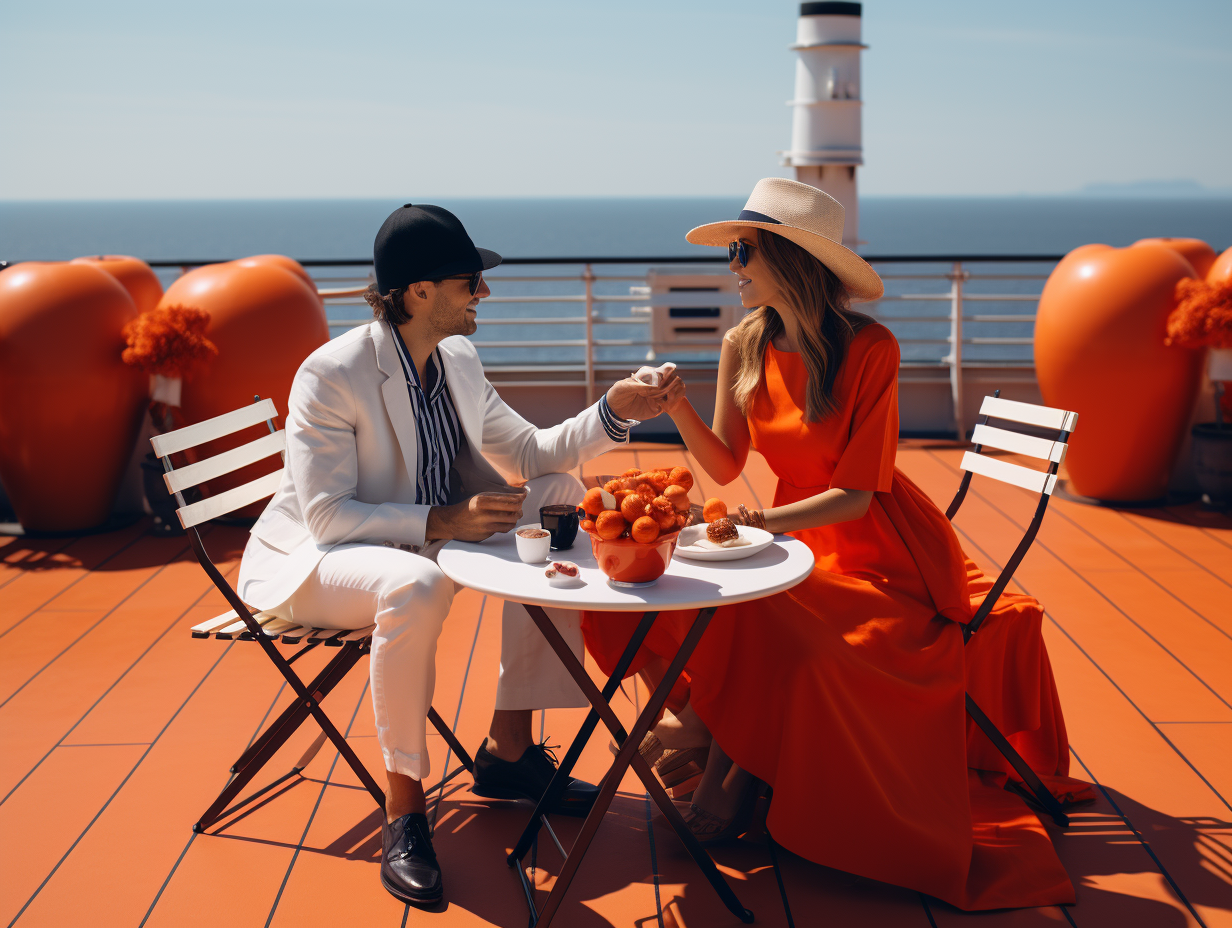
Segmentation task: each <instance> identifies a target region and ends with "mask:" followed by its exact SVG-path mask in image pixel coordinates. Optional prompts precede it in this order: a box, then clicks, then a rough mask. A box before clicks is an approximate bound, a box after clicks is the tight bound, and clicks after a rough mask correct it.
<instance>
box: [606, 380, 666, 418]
mask: <svg viewBox="0 0 1232 928" xmlns="http://www.w3.org/2000/svg"><path fill="white" fill-rule="evenodd" d="M682 399H684V381H683V380H681V379H680V378H679V377H678V376H677V375H676V372H675V371H674V370H673V371H668V372H667V374H666V375H665V376H664V377H663V379H662V380H661V381H660V383H659V385H658V386H653V385H651V384H648V383H643V382H642V381H640V380H635V379H634V378H633V377H626V378H625V379H624V380H618V381H616V383H614V384H612V386H611V388H610V389H609V390H608V391H607V404H608V406H610V407H611V408H612V412H614V413H615V414H616V415H618V416H620V418H622V419H637V420H639V421H642V422H644V421H645V420H647V419H653V418H654V417H655V416H657V415H660V414H661V413H665V412H669V411H670V410H671V409H673V408H675V407H676V405H677V404H678V403H680V401H681V400H682Z"/></svg>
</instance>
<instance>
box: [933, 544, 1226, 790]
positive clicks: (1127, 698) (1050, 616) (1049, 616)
mask: <svg viewBox="0 0 1232 928" xmlns="http://www.w3.org/2000/svg"><path fill="white" fill-rule="evenodd" d="M956 530H957V531H958V532H959V533H960V534H962V535H963V537H965V538H966V539H967V540H968V541H969V542H971V545H972V547H973V548H974V549H975V550H976V551H979V552H980V553H981V554H982V555H984V557H986V558H988V560H989V561H990V562H991V563H993V564H997V559H996V558H994V557H991V556H989V554H988V552H987V551H985V550H984V549H983V548H982V547H980V545H979V544H977V543H976V541H975V539H974V538H972V537H971V536H970V535H968V534H967V533H966V532H965V531H962V530H961V529H957V527H956ZM997 566H998V568H1000V566H1001V565H1000V564H997ZM1018 585H1019V588H1020V589H1022V591H1023V592H1024V593H1027V594H1028V595H1030V591H1029V590H1028V589H1027V588H1026V587H1025V586H1023V585H1022V584H1021V583H1019V584H1018ZM1036 602H1039V600H1036ZM1040 608H1041V609H1042V610H1043V613H1044V616H1045V617H1046V618H1047V619H1048V621H1049V622H1051V623H1052V624H1053V625H1055V626H1056V627H1057V628H1058V629H1059V630H1060V632H1061V634H1063V635H1064V636H1065V637H1066V638H1068V639H1069V641H1070V643H1071V644H1072V645H1073V646H1074V647H1075V648H1077V649H1078V651H1079V653H1080V654H1082V656H1083V657H1085V658H1086V659H1087V660H1088V661H1090V662H1091V665H1092V666H1093V667H1094V668H1095V669H1096V670H1098V671H1099V672H1100V673H1101V674H1103V676H1104V679H1106V680H1107V681H1108V682H1109V683H1111V684H1112V686H1113V687H1114V688H1115V689H1116V691H1117V692H1118V693H1120V694H1121V696H1122V698H1124V700H1125V701H1126V702H1127V703H1129V705H1130V706H1132V707H1133V709H1134V711H1135V712H1137V713H1138V714H1139V715H1140V716H1142V718H1143V720H1144V721H1145V722H1146V723H1147V724H1148V725H1150V726H1151V728H1152V729H1153V730H1154V731H1155V733H1156V734H1157V735H1159V737H1160V738H1162V739H1163V741H1164V743H1165V744H1167V745H1168V747H1170V748H1172V750H1173V751H1174V752H1176V755H1177V757H1179V758H1180V759H1181V760H1183V761H1184V762H1185V764H1186V766H1188V767H1189V769H1190V770H1192V771H1193V772H1194V773H1195V774H1196V775H1197V777H1198V779H1200V780H1201V781H1202V782H1203V783H1205V784H1206V786H1207V788H1208V789H1210V791H1211V792H1212V793H1214V794H1215V797H1216V798H1217V799H1218V800H1219V801H1220V802H1222V803H1223V804H1224V805H1225V806H1227V807H1228V808H1229V809H1232V805H1229V803H1228V800H1226V799H1224V797H1223V795H1222V794H1221V793H1220V792H1219V790H1217V789H1216V788H1215V787H1214V786H1213V785H1212V784H1211V782H1210V780H1208V779H1207V778H1206V777H1205V776H1203V775H1202V771H1200V770H1199V769H1198V768H1197V767H1196V766H1194V764H1193V762H1192V761H1190V759H1189V758H1188V757H1186V756H1185V754H1184V752H1183V751H1181V749H1180V748H1178V747H1177V746H1176V745H1175V744H1174V743H1173V742H1172V739H1170V738H1169V737H1168V736H1167V735H1165V734H1164V733H1163V732H1162V731H1160V729H1159V726H1158V724H1156V723H1155V722H1154V721H1152V720H1151V718H1150V717H1149V716H1148V715H1147V714H1146V713H1145V712H1143V711H1142V709H1141V708H1140V707H1139V706H1138V704H1137V703H1136V702H1134V701H1133V699H1131V698H1130V696H1129V694H1128V693H1126V692H1125V690H1123V689H1122V688H1121V686H1120V684H1118V683H1117V682H1116V680H1114V679H1112V676H1111V674H1109V673H1108V671H1106V670H1104V668H1103V667H1101V666H1100V665H1099V662H1098V661H1096V660H1095V658H1093V657H1092V656H1091V655H1090V654H1088V653H1087V651H1086V649H1085V648H1083V647H1082V645H1080V644H1079V643H1078V641H1077V640H1076V639H1075V638H1074V636H1073V635H1071V634H1070V633H1069V631H1068V630H1067V629H1066V628H1065V626H1064V625H1062V624H1061V623H1060V622H1058V621H1057V619H1056V617H1055V616H1054V615H1053V614H1052V613H1051V612H1049V611H1048V610H1047V609H1044V608H1043V605H1042V604H1041V606H1040ZM1050 663H1051V661H1050Z"/></svg>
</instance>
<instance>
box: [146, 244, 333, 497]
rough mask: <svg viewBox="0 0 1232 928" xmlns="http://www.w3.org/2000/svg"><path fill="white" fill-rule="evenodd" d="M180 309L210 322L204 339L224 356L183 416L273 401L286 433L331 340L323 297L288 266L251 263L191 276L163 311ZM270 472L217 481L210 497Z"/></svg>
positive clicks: (216, 448)
mask: <svg viewBox="0 0 1232 928" xmlns="http://www.w3.org/2000/svg"><path fill="white" fill-rule="evenodd" d="M283 260H284V261H290V260H291V259H289V258H286V259H283ZM297 266H298V265H297ZM301 271H302V268H301ZM176 304H180V305H184V306H191V307H194V308H196V309H202V310H205V311H206V312H207V313H209V314H210V325H209V328H208V329H207V330H206V333H205V334H206V336H207V337H208V338H209V339H210V341H212V342H213V343H214V345H215V346H216V347H217V348H218V356H217V357H215V358H214V359H213V361H211V362H210V363H209V365H208V367H207V369H206V370H205V371H204V372H203V373H199V374H196V375H195V376H193V377H192V378H191V379H189V380H186V381H185V382H184V387H183V394H182V399H181V405H180V411H181V413H182V414H183V417H184V421H185V423H186V424H187V423H192V422H200V421H202V420H203V419H209V418H210V417H212V416H217V415H221V414H222V413H224V412H229V411H230V410H232V409H237V408H238V407H240V406H246V405H248V404H249V403H251V402H252V398H253V396H254V395H255V396H260V397H262V398H266V397H269V398H271V399H273V401H274V403H275V405H276V406H277V407H278V413H279V418H278V424H279V425H281V424H282V417H283V416H284V415H285V414H286V411H287V397H288V396H289V394H290V392H291V381H292V379H293V378H294V377H295V372H296V371H297V370H298V369H299V366H300V364H302V363H303V360H304V358H306V357H308V355H309V354H310V353H311V352H312V351H313V349H315V348H317V347H318V346H319V345H322V344H324V343H325V342H326V341H328V340H329V326H328V324H327V323H326V319H325V308H324V305H323V304H322V302H321V299H320V297H318V296H317V293H316V289H315V288H313V287H310V286H309V285H308V284H306V283H305V282H304V280H303V279H302V278H301V276H299V275H297V274H296V273H295V272H294V271H293V270H291V269H289V268H287V267H286V266H284V265H283V264H282V263H281V262H272V261H263V260H256V259H251V258H249V259H244V260H242V261H229V262H227V263H225V264H211V265H207V266H205V267H200V268H197V269H195V270H192V271H189V272H188V273H187V274H185V275H184V276H183V277H181V278H180V279H179V280H177V281H175V282H174V283H173V284H172V285H171V286H170V287H168V288H167V292H166V293H165V294H164V295H163V298H162V301H161V303H160V305H162V306H172V305H176ZM262 428H264V427H262ZM257 434H258V432H257V431H254V430H249V431H248V432H246V433H242V434H240V435H238V436H231V437H230V438H227V439H223V440H221V441H218V442H213V443H211V445H210V446H205V447H202V449H201V450H200V454H201V456H203V457H204V456H208V455H211V454H217V453H219V452H220V451H224V450H226V449H228V448H233V447H236V446H237V445H240V444H243V443H244V442H246V441H251V440H252V439H253V438H254V437H256V436H257ZM269 469H270V468H269V466H268V463H266V464H257V465H252V466H250V467H248V468H245V469H243V470H241V471H236V472H235V474H232V475H229V476H228V477H227V478H223V479H219V480H217V481H212V482H211V484H210V490H211V492H217V491H219V490H222V489H226V488H228V487H232V486H238V485H239V484H240V483H244V482H246V481H248V480H252V479H255V478H256V477H258V476H260V475H261V474H262V473H265V472H267V471H268V470H269Z"/></svg>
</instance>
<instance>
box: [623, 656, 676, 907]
mask: <svg viewBox="0 0 1232 928" xmlns="http://www.w3.org/2000/svg"><path fill="white" fill-rule="evenodd" d="M641 682H642V681H641V678H640V677H639V676H638V675H637V674H634V675H633V710H634V718H640V717H641V714H642V688H641ZM615 762H616V761H615V759H613V760H612V763H615ZM643 795H644V796H645V797H646V835H647V837H648V838H649V839H650V875H651V876H652V877H653V878H654V896H655V915H656V917H657V918H658V920H659V928H664V926H663V894H662V892H661V891H660V886H659V876H660V874H659V855H658V853H657V851H656V849H655V839H654V819H653V817H652V814H653V812H654V803H653V802H652V801H651V799H650V793H643Z"/></svg>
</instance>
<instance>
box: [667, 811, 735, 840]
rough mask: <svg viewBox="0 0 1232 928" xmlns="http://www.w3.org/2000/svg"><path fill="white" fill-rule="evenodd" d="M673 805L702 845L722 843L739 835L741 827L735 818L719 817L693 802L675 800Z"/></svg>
mask: <svg viewBox="0 0 1232 928" xmlns="http://www.w3.org/2000/svg"><path fill="white" fill-rule="evenodd" d="M673 805H674V806H675V807H676V808H677V809H678V810H679V811H680V817H681V818H683V819H684V823H685V825H687V826H688V828H689V831H691V832H692V833H693V837H695V838H696V839H697V843H698V844H700V845H701V846H702V847H709V846H711V845H712V844H720V843H722V842H724V841H730V840H731V839H733V838H736V837H738V836H739V833H740V832H739V828H738V826H737V823H736V820H735V819H734V818H728V819H724V818H719V817H718V816H717V815H713V814H711V813H710V812H707V811H706V810H705V809H702V808H699V807H698V806H697V804H696V803H692V802H674V803H673Z"/></svg>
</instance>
